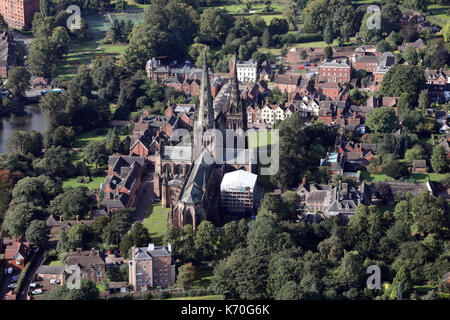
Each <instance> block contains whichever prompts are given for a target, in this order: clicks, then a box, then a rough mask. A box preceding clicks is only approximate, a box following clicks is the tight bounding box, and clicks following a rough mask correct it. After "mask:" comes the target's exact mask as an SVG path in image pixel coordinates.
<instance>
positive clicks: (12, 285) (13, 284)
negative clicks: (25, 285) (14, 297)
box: [8, 283, 17, 289]
mask: <svg viewBox="0 0 450 320" xmlns="http://www.w3.org/2000/svg"><path fill="white" fill-rule="evenodd" d="M16 287H17V286H16V284H15V283H10V284H8V289H15V288H16Z"/></svg>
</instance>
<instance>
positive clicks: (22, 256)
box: [3, 239, 30, 270]
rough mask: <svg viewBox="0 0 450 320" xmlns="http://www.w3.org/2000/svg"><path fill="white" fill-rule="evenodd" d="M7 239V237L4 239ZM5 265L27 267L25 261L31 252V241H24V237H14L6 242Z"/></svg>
mask: <svg viewBox="0 0 450 320" xmlns="http://www.w3.org/2000/svg"><path fill="white" fill-rule="evenodd" d="M3 241H5V239H4V240H3ZM4 246H5V255H4V265H5V268H9V267H12V268H14V269H20V270H22V269H23V268H24V267H25V262H26V260H27V258H28V254H29V253H30V243H29V242H26V241H23V240H22V239H14V240H12V241H10V242H9V243H7V244H6V241H5V243H4Z"/></svg>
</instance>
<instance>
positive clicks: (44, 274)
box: [36, 265, 65, 284]
mask: <svg viewBox="0 0 450 320" xmlns="http://www.w3.org/2000/svg"><path fill="white" fill-rule="evenodd" d="M36 274H37V275H38V277H41V278H42V279H44V280H59V281H60V284H64V282H65V267H64V266H49V265H41V266H39V268H38V269H37V271H36Z"/></svg>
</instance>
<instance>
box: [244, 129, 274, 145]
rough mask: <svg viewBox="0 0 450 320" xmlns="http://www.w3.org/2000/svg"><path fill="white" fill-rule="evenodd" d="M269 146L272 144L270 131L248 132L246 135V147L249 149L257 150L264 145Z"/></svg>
mask: <svg viewBox="0 0 450 320" xmlns="http://www.w3.org/2000/svg"><path fill="white" fill-rule="evenodd" d="M274 142H275V141H274ZM271 144H272V132H271V131H270V130H267V131H262V130H258V131H254V132H250V133H249V135H248V147H249V148H250V149H253V148H259V147H262V146H264V145H271Z"/></svg>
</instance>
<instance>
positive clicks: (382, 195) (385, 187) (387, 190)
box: [376, 183, 394, 204]
mask: <svg viewBox="0 0 450 320" xmlns="http://www.w3.org/2000/svg"><path fill="white" fill-rule="evenodd" d="M376 195H377V198H378V199H380V200H381V201H382V202H383V203H384V204H388V203H390V202H391V201H392V200H393V199H394V194H393V193H392V189H391V186H390V185H389V184H387V183H380V184H378V185H377V189H376Z"/></svg>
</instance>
